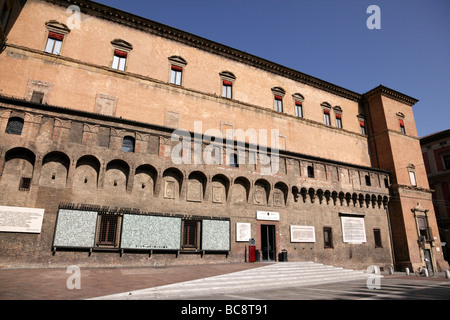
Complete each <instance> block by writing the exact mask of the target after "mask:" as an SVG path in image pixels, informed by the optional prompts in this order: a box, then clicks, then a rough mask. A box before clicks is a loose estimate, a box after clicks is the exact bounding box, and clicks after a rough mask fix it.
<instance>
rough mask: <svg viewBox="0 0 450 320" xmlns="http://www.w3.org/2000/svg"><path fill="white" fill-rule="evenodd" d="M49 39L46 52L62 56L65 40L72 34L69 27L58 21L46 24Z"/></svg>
mask: <svg viewBox="0 0 450 320" xmlns="http://www.w3.org/2000/svg"><path fill="white" fill-rule="evenodd" d="M45 25H46V27H47V39H46V43H45V48H44V51H45V52H47V53H50V54H54V55H60V54H61V51H62V48H63V44H64V41H65V38H66V37H67V35H68V34H69V33H70V29H69V27H67V26H66V25H65V24H63V23H60V22H58V21H56V20H50V21H47V22H46V24H45Z"/></svg>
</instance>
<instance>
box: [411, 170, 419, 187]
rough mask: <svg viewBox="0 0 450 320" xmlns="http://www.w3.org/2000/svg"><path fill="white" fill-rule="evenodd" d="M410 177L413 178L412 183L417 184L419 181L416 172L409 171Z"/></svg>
mask: <svg viewBox="0 0 450 320" xmlns="http://www.w3.org/2000/svg"><path fill="white" fill-rule="evenodd" d="M409 179H410V180H411V185H412V186H414V187H415V186H417V181H416V174H415V173H414V172H412V171H410V172H409Z"/></svg>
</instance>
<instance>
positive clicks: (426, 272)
mask: <svg viewBox="0 0 450 320" xmlns="http://www.w3.org/2000/svg"><path fill="white" fill-rule="evenodd" d="M424 271H425V277H427V278H428V277H429V274H428V269H425V270H424Z"/></svg>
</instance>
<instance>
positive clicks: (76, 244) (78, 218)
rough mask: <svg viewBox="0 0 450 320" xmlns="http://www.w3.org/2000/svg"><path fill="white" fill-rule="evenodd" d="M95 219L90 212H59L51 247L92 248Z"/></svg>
mask: <svg viewBox="0 0 450 320" xmlns="http://www.w3.org/2000/svg"><path fill="white" fill-rule="evenodd" d="M97 217H98V213H97V212H92V211H78V210H59V213H58V221H57V224H56V231H55V240H54V242H53V246H54V247H63V248H66V247H67V248H93V247H94V243H95V232H96V228H97Z"/></svg>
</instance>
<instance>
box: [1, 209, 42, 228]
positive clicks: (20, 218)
mask: <svg viewBox="0 0 450 320" xmlns="http://www.w3.org/2000/svg"><path fill="white" fill-rule="evenodd" d="M44 212H45V210H44V209H33V208H19V207H1V206H0V232H16V233H41V230H42V221H43V219H44Z"/></svg>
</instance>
